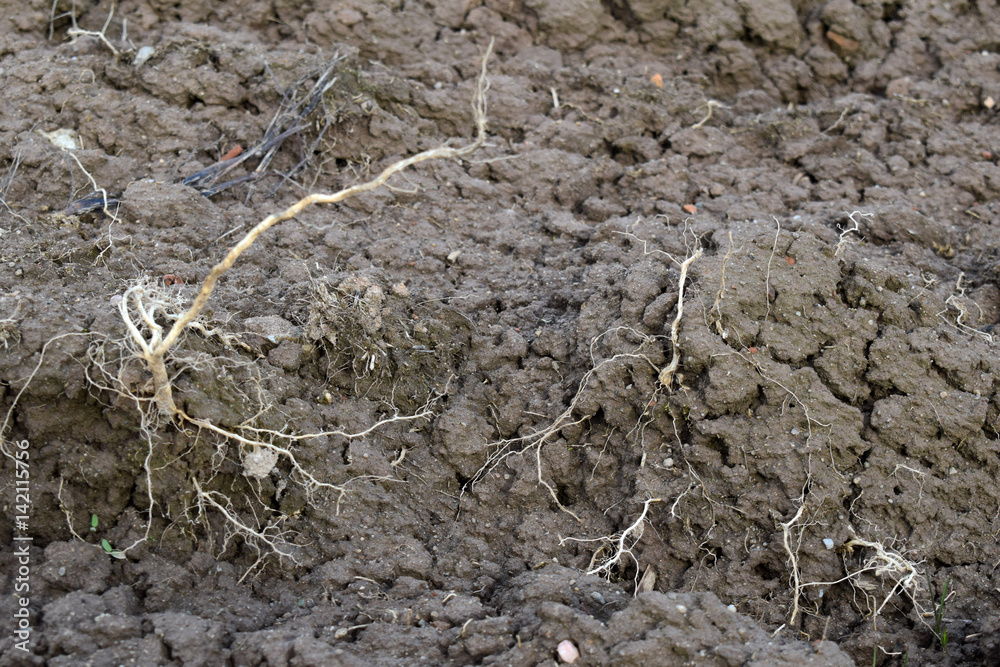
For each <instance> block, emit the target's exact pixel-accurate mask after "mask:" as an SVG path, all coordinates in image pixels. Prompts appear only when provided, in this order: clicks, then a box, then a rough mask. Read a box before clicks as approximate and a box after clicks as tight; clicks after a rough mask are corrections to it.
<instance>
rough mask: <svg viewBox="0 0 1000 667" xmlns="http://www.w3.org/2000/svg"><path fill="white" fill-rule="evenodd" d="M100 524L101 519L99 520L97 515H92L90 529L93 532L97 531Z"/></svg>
mask: <svg viewBox="0 0 1000 667" xmlns="http://www.w3.org/2000/svg"><path fill="white" fill-rule="evenodd" d="M98 522H100V519H99V518H97V515H96V514H91V515H90V529H91V530H97V524H98Z"/></svg>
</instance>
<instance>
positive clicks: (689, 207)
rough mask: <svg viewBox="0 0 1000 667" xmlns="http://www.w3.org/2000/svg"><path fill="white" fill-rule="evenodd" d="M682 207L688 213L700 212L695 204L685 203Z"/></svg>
mask: <svg viewBox="0 0 1000 667" xmlns="http://www.w3.org/2000/svg"><path fill="white" fill-rule="evenodd" d="M682 208H683V209H684V210H685V211H687V212H688V213H697V212H698V207H697V206H695V205H694V204H684V206H683V207H682Z"/></svg>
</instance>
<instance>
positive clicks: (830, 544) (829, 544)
mask: <svg viewBox="0 0 1000 667" xmlns="http://www.w3.org/2000/svg"><path fill="white" fill-rule="evenodd" d="M823 546H824V547H826V549H827V551H829V550H830V549H832V548H833V540H831V539H830V538H829V537H824V538H823Z"/></svg>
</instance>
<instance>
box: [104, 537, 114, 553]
mask: <svg viewBox="0 0 1000 667" xmlns="http://www.w3.org/2000/svg"><path fill="white" fill-rule="evenodd" d="M101 546H102V547H104V550H105V551H107V552H108V553H111V552H112V551H114V549H112V548H111V542H108V541H107V540H101Z"/></svg>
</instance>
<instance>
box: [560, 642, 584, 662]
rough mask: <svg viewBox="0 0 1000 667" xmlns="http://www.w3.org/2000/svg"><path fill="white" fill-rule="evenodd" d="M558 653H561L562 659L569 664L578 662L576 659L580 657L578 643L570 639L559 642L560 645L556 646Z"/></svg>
mask: <svg viewBox="0 0 1000 667" xmlns="http://www.w3.org/2000/svg"><path fill="white" fill-rule="evenodd" d="M556 653H558V654H559V659H560V660H562V661H563V662H565V663H568V664H573V663H574V662H576V659H577V658H579V657H580V651H578V650H577V648H576V645H575V644H574V643H573V642H571V641H570V640H568V639H564V640H562V641H561V642H559V646H557V647H556Z"/></svg>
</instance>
